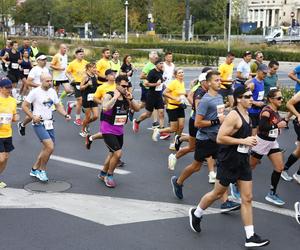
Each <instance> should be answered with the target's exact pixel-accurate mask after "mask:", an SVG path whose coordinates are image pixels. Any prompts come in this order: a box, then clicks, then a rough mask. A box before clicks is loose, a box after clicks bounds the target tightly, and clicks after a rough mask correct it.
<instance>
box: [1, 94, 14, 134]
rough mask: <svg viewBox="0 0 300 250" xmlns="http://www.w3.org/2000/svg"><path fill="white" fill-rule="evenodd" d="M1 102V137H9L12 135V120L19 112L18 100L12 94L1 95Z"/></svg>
mask: <svg viewBox="0 0 300 250" xmlns="http://www.w3.org/2000/svg"><path fill="white" fill-rule="evenodd" d="M0 103H1V105H0V138H9V137H12V128H11V122H12V118H13V115H15V114H16V113H17V101H16V99H15V98H13V97H11V96H9V97H7V98H3V97H0Z"/></svg>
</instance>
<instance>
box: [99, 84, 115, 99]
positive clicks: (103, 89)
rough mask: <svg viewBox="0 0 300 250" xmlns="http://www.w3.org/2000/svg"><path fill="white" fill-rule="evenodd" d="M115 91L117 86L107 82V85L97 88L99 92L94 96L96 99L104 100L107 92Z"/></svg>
mask: <svg viewBox="0 0 300 250" xmlns="http://www.w3.org/2000/svg"><path fill="white" fill-rule="evenodd" d="M115 89H116V84H115V83H114V84H109V83H107V82H106V83H104V84H102V85H100V86H99V87H98V88H97V90H96V92H95V94H94V97H96V98H97V99H100V100H102V99H103V97H104V96H105V94H106V93H107V92H110V91H115Z"/></svg>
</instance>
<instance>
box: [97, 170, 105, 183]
mask: <svg viewBox="0 0 300 250" xmlns="http://www.w3.org/2000/svg"><path fill="white" fill-rule="evenodd" d="M106 175H107V173H105V172H103V171H100V173H99V174H98V179H99V180H101V181H104V179H105V177H106Z"/></svg>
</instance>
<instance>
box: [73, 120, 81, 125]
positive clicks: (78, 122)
mask: <svg viewBox="0 0 300 250" xmlns="http://www.w3.org/2000/svg"><path fill="white" fill-rule="evenodd" d="M74 124H75V125H77V126H81V125H82V122H81V119H76V120H75V121H74Z"/></svg>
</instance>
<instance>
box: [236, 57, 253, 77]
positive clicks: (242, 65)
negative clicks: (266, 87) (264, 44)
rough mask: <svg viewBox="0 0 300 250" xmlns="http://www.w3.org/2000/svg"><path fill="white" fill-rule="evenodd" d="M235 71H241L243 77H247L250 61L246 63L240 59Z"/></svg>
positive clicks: (249, 70)
mask: <svg viewBox="0 0 300 250" xmlns="http://www.w3.org/2000/svg"><path fill="white" fill-rule="evenodd" d="M236 71H239V72H241V75H242V77H243V78H245V79H248V78H249V75H250V72H251V69H250V62H249V63H247V62H245V60H242V61H241V62H240V63H239V65H238V66H237V69H236Z"/></svg>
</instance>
